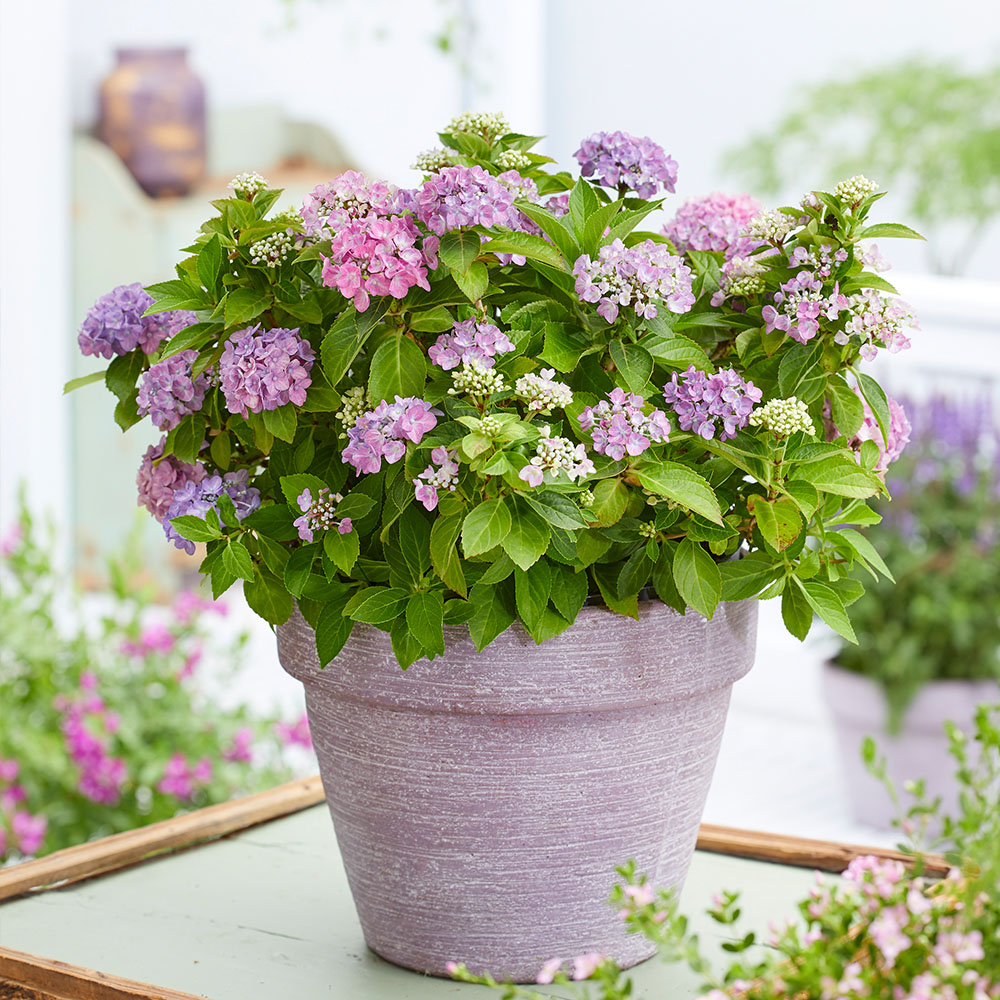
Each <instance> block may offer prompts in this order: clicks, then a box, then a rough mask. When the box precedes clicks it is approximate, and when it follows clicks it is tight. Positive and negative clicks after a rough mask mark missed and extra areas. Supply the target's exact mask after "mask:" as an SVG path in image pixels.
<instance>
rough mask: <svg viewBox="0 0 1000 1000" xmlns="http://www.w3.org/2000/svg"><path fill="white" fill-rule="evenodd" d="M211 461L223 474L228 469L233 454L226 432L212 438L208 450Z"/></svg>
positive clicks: (231, 442)
mask: <svg viewBox="0 0 1000 1000" xmlns="http://www.w3.org/2000/svg"><path fill="white" fill-rule="evenodd" d="M209 454H210V455H211V456H212V461H213V462H215V464H216V465H217V466H218V467H219V468H220V469H221V470H222V471H223V472H225V471H226V470H227V469H228V468H229V460H230V458H232V454H233V441H232V438H231V437H230V435H229V432H228V431H223V432H222V433H221V434H216V435H215V437H213V438H212V445H211V447H210V448H209Z"/></svg>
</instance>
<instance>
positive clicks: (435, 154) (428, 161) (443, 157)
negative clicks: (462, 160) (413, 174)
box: [413, 148, 455, 174]
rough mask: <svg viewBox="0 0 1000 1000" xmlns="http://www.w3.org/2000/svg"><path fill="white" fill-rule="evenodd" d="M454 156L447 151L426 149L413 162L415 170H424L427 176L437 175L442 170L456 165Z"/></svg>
mask: <svg viewBox="0 0 1000 1000" xmlns="http://www.w3.org/2000/svg"><path fill="white" fill-rule="evenodd" d="M453 155H454V154H452V153H449V152H448V150H446V149H440V148H435V149H425V150H424V151H423V152H422V153H420V154H418V155H417V158H416V159H415V160H414V161H413V169H414V170H422V171H423V172H424V173H425V174H436V173H437V172H438V171H439V170H441V169H442V168H444V167H451V166H453V165H454V163H455V161H454V159H453V158H452V157H453Z"/></svg>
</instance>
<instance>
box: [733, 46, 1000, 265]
mask: <svg viewBox="0 0 1000 1000" xmlns="http://www.w3.org/2000/svg"><path fill="white" fill-rule="evenodd" d="M724 163H725V166H726V168H727V169H728V170H729V171H731V172H732V173H733V174H735V175H736V176H738V177H740V178H741V179H742V180H744V181H746V183H747V185H748V187H749V190H751V191H753V192H754V194H756V195H758V196H762V195H777V194H779V193H781V194H783V195H791V194H795V192H794V191H790V189H789V186H790V184H791V183H792V182H793V181H794V179H795V178H796V177H801V176H802V175H803V168H804V165H806V164H808V168H809V171H810V176H815V177H816V178H817V183H820V184H822V183H824V182H829V183H831V184H832V183H833V182H834V181H835V180H837V179H838V178H840V177H850V176H851V175H852V174H856V173H865V174H867V175H868V176H869V177H877V178H878V179H879V181H880V183H881V185H882V187H883V188H887V187H892V188H893V190H894V191H896V192H904V196H905V197H906V198H907V199H908V204H907V206H906V211H905V214H906V216H907V217H908V218H909V219H912V220H913V224H914V225H915V226H916V228H917V229H919V230H920V231H921V232H922V233H924V234H925V235H926V236H927V238H928V241H927V243H926V248H927V253H928V255H929V263H930V266H931V268H932V270H934V271H936V272H937V273H939V274H961V273H962V272H963V270H964V268H965V266H966V264H967V263H968V261H969V259H970V257H971V256H972V254H973V252H974V250H975V249H976V247H977V245H978V244H979V243H980V241H981V240H982V239H983V237H984V236H985V235H986V233H987V231H988V230H989V228H990V227H991V226H992V225H993V223H994V222H995V220H996V218H997V216H998V215H1000V65H992V66H989V67H987V68H986V69H983V70H979V71H977V70H974V69H967V68H965V67H963V66H960V65H959V64H957V63H955V62H952V61H949V60H939V59H928V58H926V57H916V58H907V59H904V60H901V61H900V62H896V63H892V64H889V65H886V66H884V67H882V68H880V69H875V70H871V71H868V72H864V73H861V74H859V75H857V76H854V77H851V78H849V79H835V80H827V81H824V82H823V83H821V84H818V85H813V86H809V87H805V88H802V89H801V90H800V91H799V94H798V97H797V99H796V100H795V102H794V103H793V104H792V106H791V110H789V111H788V112H787V113H786V114H784V115H783V116H782V117H781V118H779V119H778V121H777V122H776V123H775V124H774V126H772V127H771V128H770V129H768V130H767V131H765V132H761V133H758V134H757V135H754V136H752V137H751V138H750V139H749V140H748V141H747V142H745V143H743V144H742V145H740V146H737V147H735V148H734V149H732V150H730V151H729V152H728V153H727V154H726V155H725V157H724ZM949 237H950V238H949ZM946 248H950V251H949V250H946Z"/></svg>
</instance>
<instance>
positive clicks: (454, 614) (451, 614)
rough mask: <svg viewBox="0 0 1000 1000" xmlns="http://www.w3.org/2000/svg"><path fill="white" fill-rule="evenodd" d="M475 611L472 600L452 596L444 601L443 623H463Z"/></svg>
mask: <svg viewBox="0 0 1000 1000" xmlns="http://www.w3.org/2000/svg"><path fill="white" fill-rule="evenodd" d="M475 612H476V609H475V607H474V606H473V604H472V601H465V600H462V598H460V597H453V598H452V599H451V600H450V601H445V602H444V623H445V625H464V624H465V623H466V622H467V621H468V620H469V619H470V618H471V617H472V616H473V615H474V614H475Z"/></svg>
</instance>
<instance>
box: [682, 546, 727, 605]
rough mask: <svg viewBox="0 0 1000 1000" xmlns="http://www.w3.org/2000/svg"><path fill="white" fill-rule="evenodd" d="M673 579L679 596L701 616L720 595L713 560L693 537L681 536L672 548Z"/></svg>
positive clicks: (717, 576) (718, 581) (719, 581)
mask: <svg viewBox="0 0 1000 1000" xmlns="http://www.w3.org/2000/svg"><path fill="white" fill-rule="evenodd" d="M674 583H675V584H676V585H677V592H678V593H679V594H680V595H681V597H682V598H683V599H684V600H685V601H686V602H687V603H688V604H689V605H690V606H691V607H692V608H694V609H695V611H697V612H698V613H699V614H701V615H703V616H704V617H705V618H711V617H712V615H713V614H715V609H716V607H717V606H718V603H719V601H720V600H721V599H722V576H721V574H720V572H719V567H718V565H717V564H716V562H715V560H714V559H713V558H712V557H711V556H710V555H709V554H708V553H707V552H706V551H705V550H704V549H703V548H702V547H701V546H700V545H699V544H698V543H697V542H695V541H693V540H692V539H690V538H684V539H682V540H681V541H680V542H679V543H678V544H677V548H676V549H675V550H674Z"/></svg>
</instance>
